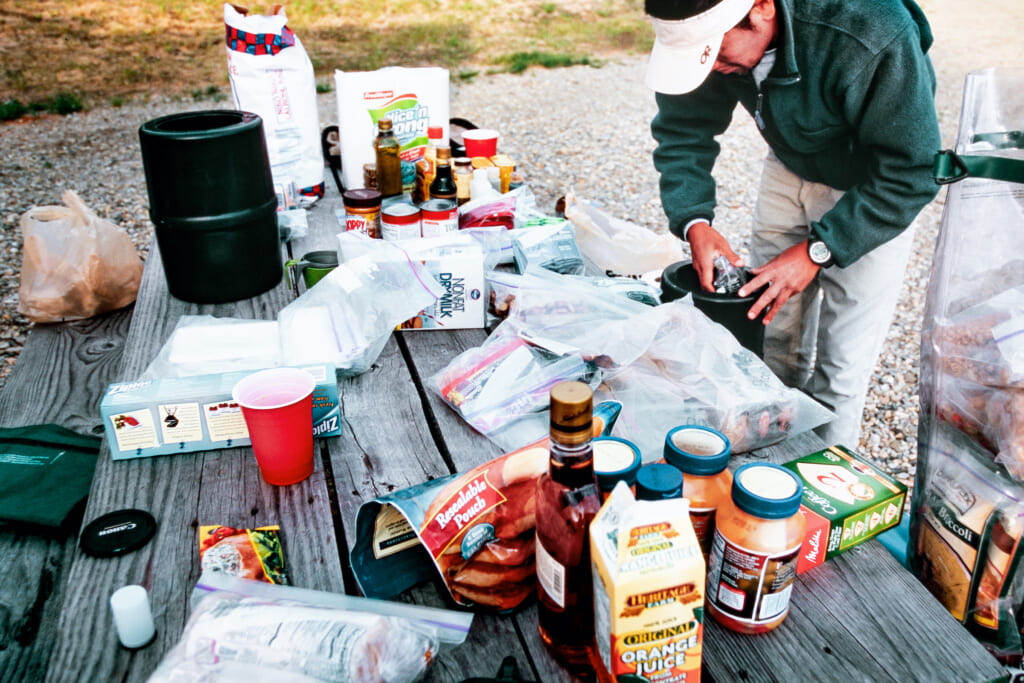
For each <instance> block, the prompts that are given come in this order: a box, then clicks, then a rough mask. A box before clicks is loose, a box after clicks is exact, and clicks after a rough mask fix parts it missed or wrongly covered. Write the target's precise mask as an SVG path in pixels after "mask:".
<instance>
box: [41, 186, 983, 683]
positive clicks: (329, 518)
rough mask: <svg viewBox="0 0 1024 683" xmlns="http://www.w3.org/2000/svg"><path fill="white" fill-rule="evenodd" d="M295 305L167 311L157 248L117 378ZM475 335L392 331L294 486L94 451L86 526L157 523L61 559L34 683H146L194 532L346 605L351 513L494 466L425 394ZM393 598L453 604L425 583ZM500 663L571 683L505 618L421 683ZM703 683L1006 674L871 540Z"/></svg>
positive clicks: (798, 448) (218, 465) (810, 578)
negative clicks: (237, 534) (509, 661)
mask: <svg viewBox="0 0 1024 683" xmlns="http://www.w3.org/2000/svg"><path fill="white" fill-rule="evenodd" d="M340 206H341V201H340V197H339V196H338V195H337V193H336V192H334V191H333V188H331V191H329V193H328V196H327V197H326V198H325V199H323V200H322V201H321V202H320V203H319V204H318V205H317V206H316V207H315V208H314V209H313V210H312V211H311V212H310V216H309V217H310V231H309V234H308V236H307V237H305V238H304V239H301V240H295V241H294V243H293V244H291V245H290V246H289V249H290V254H294V255H296V256H297V255H301V254H303V253H305V252H306V251H310V250H313V249H333V248H335V246H336V241H335V233H336V232H337V231H338V226H337V223H336V221H335V217H334V211H335V209H336V208H338V207H340ZM292 299H293V294H292V293H291V292H290V291H289V288H288V287H287V285H286V284H285V283H284V282H282V283H281V284H280V285H278V286H277V287H276V288H275V289H273V290H272V291H270V292H267V293H266V294H263V295H262V296H259V297H255V298H252V299H248V300H245V301H240V302H237V303H231V304H218V305H195V304H187V303H185V302H182V301H179V300H177V299H174V298H172V297H171V296H170V295H169V294H168V291H167V286H166V282H165V280H164V275H163V271H162V268H161V264H160V256H159V253H158V250H157V248H156V243H155V241H154V243H153V247H152V249H151V251H150V257H149V260H148V261H147V263H146V269H145V274H144V277H143V283H142V287H141V290H140V292H139V298H138V301H137V302H136V305H135V311H134V316H133V318H132V320H131V328H130V331H129V332H128V337H127V340H126V342H125V350H124V355H123V361H122V365H121V369H120V372H119V374H118V379H119V380H121V381H127V380H132V379H135V378H137V377H138V376H139V375H140V374H141V373H142V371H143V370H144V369H145V368H146V366H147V365H148V364H149V363H150V361H151V360H152V359H153V358H154V357H155V355H156V354H157V352H158V351H159V349H160V347H161V346H162V345H163V343H164V342H165V340H166V339H167V338H168V337H169V335H170V333H171V331H172V330H173V328H174V326H175V324H176V323H177V321H178V319H179V317H180V316H182V315H185V314H192V315H196V314H212V315H215V316H221V317H241V318H252V319H273V318H274V317H275V315H276V314H277V312H278V311H279V310H280V309H281V308H282V307H283V306H285V305H286V304H287V303H289V302H290V301H291V300H292ZM485 337H486V333H485V332H484V331H483V330H463V331H418V332H396V333H395V334H394V335H393V336H392V338H391V339H390V340H389V341H388V343H387V345H386V346H385V348H384V350H383V352H382V353H381V355H380V357H379V358H378V359H377V361H376V363H375V364H374V365H373V367H372V368H371V369H370V370H369V371H368V372H366V373H364V374H362V375H360V376H358V377H353V378H345V379H341V380H339V382H338V388H339V397H340V403H341V407H342V417H343V434H342V436H340V437H336V438H330V439H323V440H319V441H317V448H318V449H319V458H318V460H317V466H316V471H315V472H314V474H313V475H312V476H311V477H310V478H309V479H307V480H306V481H303V482H301V483H299V484H296V485H293V486H287V487H276V486H271V485H268V484H266V483H264V482H263V481H262V480H261V478H260V476H259V471H258V469H257V465H256V462H255V460H254V458H253V457H252V453H251V450H250V449H249V448H232V449H225V450H218V451H205V452H199V453H185V454H180V455H174V456H158V457H152V458H141V459H132V460H122V461H116V462H115V461H112V460H111V459H110V457H109V452H108V451H107V447H106V445H105V444H104V446H103V450H102V452H101V457H100V460H99V463H98V466H97V470H96V476H95V480H94V482H93V486H92V492H91V495H90V498H89V502H88V506H87V508H86V512H85V516H84V520H85V523H88V521H90V520H92V519H94V518H96V517H98V516H100V515H102V514H104V513H107V512H110V511H113V510H119V509H122V508H141V509H144V510H148V511H149V512H151V513H152V514H153V515H154V517H155V518H156V520H157V523H158V529H157V533H156V535H155V537H154V538H153V540H152V541H150V542H149V543H148V544H147V545H146V546H145V547H143V548H141V549H139V550H137V551H134V552H131V553H129V554H126V555H123V556H121V557H118V558H114V559H97V558H93V557H89V556H86V555H84V554H82V553H81V551H79V550H78V548H77V547H68V545H67V544H65V545H61V546H59V548H60V549H61V551H62V552H65V553H69V554H71V555H72V558H71V560H70V569H68V570H67V571H65V572H64V575H66V577H67V579H66V581H67V583H66V586H64V589H63V594H64V598H63V606H62V609H61V611H60V617H59V622H57V623H56V635H55V637H54V643H53V651H52V656H50V658H49V667H48V671H47V676H46V679H47V680H51V681H110V680H118V681H143V680H145V679H146V678H147V677H148V676H149V675H150V674H151V673H152V672H153V670H154V669H155V668H156V666H157V664H158V663H159V662H160V660H161V659H162V657H163V656H164V655H165V653H166V652H167V651H168V650H169V649H171V648H172V647H173V646H174V645H175V643H176V642H177V641H178V639H179V637H180V635H181V633H182V629H183V627H184V625H185V622H186V620H187V618H188V616H189V594H190V591H191V589H192V587H193V586H194V584H195V583H196V581H197V579H198V578H199V563H198V549H197V544H198V542H197V532H198V527H199V526H200V525H205V524H225V525H229V526H232V527H246V528H253V527H257V526H263V525H269V524H277V525H280V527H281V530H282V534H283V544H284V547H285V552H286V566H287V571H288V574H289V577H290V580H291V582H292V584H293V585H295V586H300V587H304V588H311V589H316V590H321V591H332V592H347V593H355V592H357V591H356V589H355V582H354V580H353V578H352V573H351V570H350V568H349V562H348V553H349V549H350V548H351V547H352V545H353V544H354V542H355V520H356V511H357V509H358V508H359V506H360V504H361V503H363V502H365V501H367V500H371V499H373V498H375V497H376V496H378V495H382V494H386V493H390V492H393V491H396V490H399V489H402V488H405V487H407V486H410V485H413V484H416V483H419V482H422V481H424V480H426V479H429V478H437V477H442V476H446V475H448V474H450V473H452V472H456V471H464V470H467V469H469V468H471V467H473V466H475V465H477V464H480V463H482V462H485V461H487V460H489V459H491V458H493V457H496V456H497V455H499V454H500V451H499V449H498V448H497V447H496V446H494V445H493V444H492V443H490V442H489V441H488V440H486V439H485V438H484V437H482V436H481V435H479V434H477V433H476V432H475V431H473V430H472V429H471V428H470V427H469V426H467V425H466V424H465V423H464V422H463V420H462V419H461V418H460V417H458V416H457V415H456V414H455V413H454V412H453V411H452V410H450V409H449V408H448V407H447V406H446V405H444V404H443V402H441V401H440V399H439V398H438V397H437V396H436V395H435V394H434V393H432V392H431V391H429V390H427V389H426V388H425V385H424V379H425V378H427V377H429V376H430V375H431V374H432V373H434V372H436V371H437V370H438V369H440V368H442V367H443V366H445V365H446V364H447V363H448V361H449V360H450V359H451V358H452V357H453V356H454V355H456V354H457V353H459V352H461V351H463V350H466V349H469V348H472V347H475V346H478V345H479V344H480V343H481V342H482V341H483V340H484V339H485ZM823 446H824V444H822V443H821V441H820V440H818V439H817V438H816V437H814V436H813V435H812V434H804V435H800V436H797V437H793V438H790V439H789V440H787V441H785V442H783V443H782V444H780V445H778V446H774V447H772V448H767V449H764V450H763V451H761V452H757V453H753V454H751V455H749V456H744V457H736V458H734V461H735V462H734V464H735V465H739V464H741V462H743V461H746V460H750V459H767V460H772V461H785V460H788V459H791V458H793V457H797V456H800V455H803V454H806V453H809V452H811V451H814V450H817V449H819V448H820V447H823ZM127 584H141V585H143V586H145V587H146V588H147V590H148V591H149V595H150V600H151V604H152V607H153V612H154V616H155V620H156V625H157V636H156V640H155V641H154V642H153V643H152V644H151V645H149V646H148V647H145V648H143V649H140V650H137V651H129V650H126V649H123V648H122V647H120V645H119V644H118V640H117V636H116V634H115V630H114V625H113V618H112V616H111V613H110V609H109V607H108V603H107V601H108V599H109V597H110V595H111V593H113V592H114V590H116V589H117V588H119V587H121V586H124V585H127ZM400 599H401V600H404V601H408V602H413V603H417V604H423V605H430V606H442V607H451V606H452V604H451V603H450V601H449V600H448V599H447V598H446V597H445V595H444V594H443V593H442V592H441V590H439V588H438V586H437V585H435V584H430V583H428V584H424V585H420V586H417V587H414V588H412V589H409V590H408V591H406V592H405V593H403V594H402V595H401V596H400ZM506 655H513V656H515V658H516V660H517V661H518V663H519V665H520V667H521V669H522V671H523V672H524V674H525V677H526V678H527V679H529V680H537V681H561V680H567V679H568V676H567V675H566V673H565V672H564V670H563V669H561V668H560V667H559V666H558V665H557V664H556V663H555V662H554V661H553V660H552V659H551V658H550V657H549V656H548V654H547V653H546V651H545V650H544V647H543V645H542V644H541V641H540V637H539V635H538V634H537V629H536V608H535V607H532V606H531V607H527V608H525V609H523V610H521V611H519V612H518V613H516V614H514V615H511V616H495V615H477V616H476V617H475V619H474V621H473V626H472V629H471V631H470V634H469V637H468V639H467V641H466V642H465V643H464V644H463V645H461V646H460V647H458V648H456V649H454V650H452V651H451V652H450V653H447V654H445V655H443V656H442V657H440V658H439V659H438V660H437V661H436V662H435V664H434V666H433V667H432V669H431V673H430V675H429V678H428V680H430V681H438V682H446V683H447V682H457V681H461V680H463V679H464V678H467V677H471V676H484V677H490V676H493V675H494V674H495V673H496V672H497V670H498V667H499V665H500V663H501V661H502V658H503V657H505V656H506ZM704 677H705V680H718V681H734V680H751V681H768V680H777V681H798V680H816V681H821V680H837V681H838V680H842V681H852V680H864V681H883V680H892V681H900V682H901V683H903V682H905V681H940V680H948V681H988V680H996V679H1000V678H1002V677H1003V669H1002V668H1001V667H1000V666H999V665H998V663H997V662H996V660H995V659H993V658H992V657H991V656H990V655H989V654H988V653H987V652H986V651H985V650H984V649H983V648H982V647H981V645H979V644H978V643H977V642H976V641H975V640H974V639H973V638H972V637H971V636H970V635H969V634H968V633H967V631H966V630H965V629H964V628H963V627H962V626H961V625H960V624H958V623H957V622H956V621H955V620H954V619H953V618H952V617H951V616H950V615H949V614H948V613H947V611H946V610H945V609H944V608H943V607H942V606H941V605H940V604H939V603H938V602H937V601H936V600H935V599H934V598H933V597H932V596H931V594H930V593H929V592H928V591H927V590H926V589H925V588H924V587H923V586H922V585H921V584H920V583H919V582H918V581H917V580H916V579H915V578H914V577H913V576H912V575H911V574H910V573H909V572H907V571H906V570H905V569H904V568H903V567H902V566H901V565H900V564H899V563H898V562H897V561H896V560H895V559H894V558H893V557H892V556H891V555H890V554H889V553H888V552H887V551H886V550H885V549H884V548H883V547H882V545H881V544H880V543H878V542H877V541H871V542H869V543H866V544H864V545H862V546H860V547H858V548H856V549H854V550H851V551H849V552H847V553H845V554H844V555H842V556H840V557H839V558H837V559H835V560H833V561H830V562H829V563H827V564H826V565H825V566H823V567H819V568H817V569H815V570H813V571H811V572H809V573H807V574H803V575H801V576H800V577H799V578H798V580H797V584H796V586H795V589H794V591H793V596H792V606H791V610H790V614H789V617H788V619H787V620H786V621H785V623H784V624H783V625H782V626H781V627H780V628H778V629H776V630H775V631H773V632H771V633H769V634H765V635H760V636H742V635H738V634H734V633H731V632H729V631H727V630H725V629H723V628H720V627H719V626H718V625H717V624H716V623H714V622H713V621H711V620H709V621H708V622H706V630H705V638H704Z"/></svg>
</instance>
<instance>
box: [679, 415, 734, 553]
mask: <svg viewBox="0 0 1024 683" xmlns="http://www.w3.org/2000/svg"><path fill="white" fill-rule="evenodd" d="M664 457H665V462H666V463H668V464H669V465H672V466H673V467H675V468H676V469H678V470H679V471H680V472H682V473H683V497H684V498H686V499H688V500H689V501H690V522H691V523H692V524H693V531H694V533H695V534H696V535H697V541H698V542H699V543H700V549H701V552H702V553H703V554H704V561H705V562H707V561H708V556H709V554H710V552H711V541H712V540H713V539H714V537H715V515H716V514H717V511H718V508H719V507H721V505H722V503H724V502H725V501H726V500H728V499H729V496H730V494H731V491H732V473H731V472H730V471H729V469H728V468H729V458H730V457H732V444H731V443H730V442H729V439H728V438H727V437H726V436H725V435H724V434H722V433H721V432H718V431H716V430H714V429H711V428H710V427H701V426H698V425H683V426H681V427H676V428H675V429H672V430H671V431H669V433H668V434H666V435H665V449H664Z"/></svg>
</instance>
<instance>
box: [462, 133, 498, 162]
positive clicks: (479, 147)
mask: <svg viewBox="0 0 1024 683" xmlns="http://www.w3.org/2000/svg"><path fill="white" fill-rule="evenodd" d="M462 144H463V145H465V147H466V156H467V157H493V156H494V155H495V154H497V153H498V131H496V130H492V129H491V128H474V129H473V130H467V131H466V132H464V133H463V134H462Z"/></svg>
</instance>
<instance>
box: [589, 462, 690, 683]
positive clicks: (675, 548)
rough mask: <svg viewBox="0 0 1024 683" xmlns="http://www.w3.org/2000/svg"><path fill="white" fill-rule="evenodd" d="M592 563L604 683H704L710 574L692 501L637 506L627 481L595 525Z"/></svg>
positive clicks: (593, 525)
mask: <svg viewBox="0 0 1024 683" xmlns="http://www.w3.org/2000/svg"><path fill="white" fill-rule="evenodd" d="M590 561H591V564H592V567H593V575H594V631H595V635H596V638H597V655H598V656H597V659H598V663H597V666H599V667H603V668H604V673H605V676H604V679H605V680H617V681H634V680H635V681H658V682H659V683H683V682H684V681H685V682H686V683H695V682H696V681H699V680H700V662H701V651H702V648H703V645H702V643H703V634H704V625H703V621H704V577H705V573H706V572H705V567H704V556H703V555H702V554H701V550H700V544H699V543H698V542H697V536H696V534H694V532H693V526H692V524H691V523H690V515H689V504H688V502H687V501H686V500H684V499H681V498H676V499H670V500H659V501H637V500H635V499H634V498H633V494H632V492H631V491H630V489H629V487H628V486H627V485H626V483H625V482H621V481H620V482H619V483H618V484H616V486H615V488H614V489H613V490H612V494H611V496H610V497H609V498H608V500H607V501H605V504H604V505H603V506H602V507H601V510H600V511H599V512H598V513H597V516H595V517H594V521H593V522H591V525H590Z"/></svg>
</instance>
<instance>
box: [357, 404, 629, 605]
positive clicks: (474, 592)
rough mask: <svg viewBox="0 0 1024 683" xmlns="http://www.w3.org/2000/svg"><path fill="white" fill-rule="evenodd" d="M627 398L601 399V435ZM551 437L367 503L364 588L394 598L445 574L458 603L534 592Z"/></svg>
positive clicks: (361, 522)
mask: <svg viewBox="0 0 1024 683" xmlns="http://www.w3.org/2000/svg"><path fill="white" fill-rule="evenodd" d="M621 408H622V405H621V404H620V403H618V402H615V401H606V402H604V403H599V404H597V405H595V406H594V427H593V429H594V436H600V435H607V434H608V433H610V432H611V429H612V427H613V426H614V424H615V420H616V419H617V418H618V414H619V411H620V410H621ZM547 471H548V439H547V438H545V439H542V440H540V441H538V442H536V443H533V444H530V445H529V446H525V447H523V448H520V449H519V450H516V451H513V452H511V453H506V454H505V455H502V456H499V457H498V458H495V459H493V460H490V461H488V462H485V463H483V464H481V465H478V466H476V467H474V468H472V469H470V470H469V471H467V472H464V473H461V474H452V475H450V476H448V477H443V478H440V479H434V480H432V481H427V482H424V483H422V484H417V485H415V486H411V487H409V488H407V489H402V490H401V491H396V492H394V493H391V494H389V495H386V496H381V497H379V498H377V499H375V500H372V501H369V502H367V503H364V504H363V505H362V506H360V508H359V512H358V513H357V515H356V542H355V546H354V547H353V548H352V569H353V571H354V572H355V577H356V582H357V583H358V584H359V588H360V590H362V592H363V595H365V596H366V597H368V598H390V597H392V596H394V595H397V594H398V593H401V592H402V591H403V590H405V589H406V588H409V587H411V586H414V585H416V584H418V583H420V582H422V581H427V580H430V579H432V578H434V577H435V576H437V575H438V574H439V575H440V576H441V578H442V579H443V580H444V583H445V586H446V587H447V589H448V591H449V593H450V594H451V596H452V599H453V600H454V601H455V602H456V603H457V604H459V605H463V606H467V607H476V608H480V609H483V610H490V611H499V612H506V611H510V610H514V609H516V608H517V607H519V606H520V605H522V604H523V603H524V602H525V601H526V600H527V598H529V597H530V596H532V595H534V593H535V588H536V570H535V563H534V534H535V527H536V501H535V493H536V490H537V478H538V477H540V476H541V475H542V474H544V473H545V472H547Z"/></svg>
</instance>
